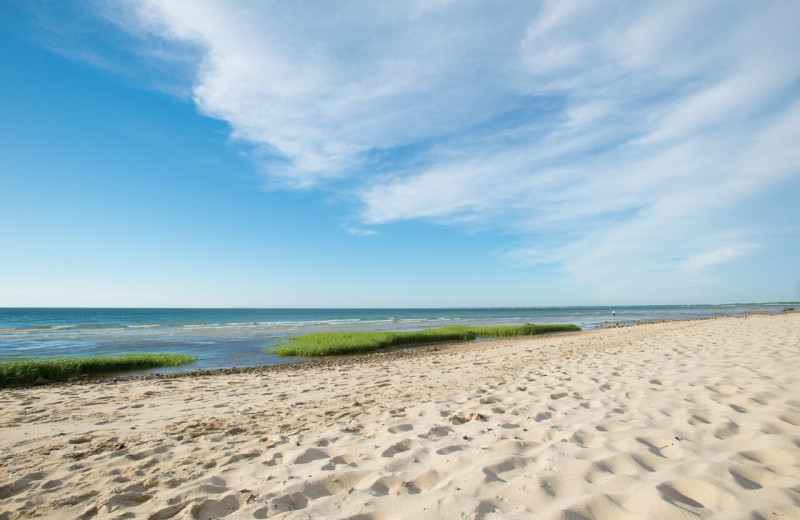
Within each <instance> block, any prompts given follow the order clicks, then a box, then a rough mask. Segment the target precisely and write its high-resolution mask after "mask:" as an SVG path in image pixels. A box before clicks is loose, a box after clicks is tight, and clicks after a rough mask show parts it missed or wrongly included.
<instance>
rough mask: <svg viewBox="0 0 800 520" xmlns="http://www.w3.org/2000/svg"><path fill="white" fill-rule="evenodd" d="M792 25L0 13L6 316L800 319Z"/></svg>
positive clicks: (783, 12)
mask: <svg viewBox="0 0 800 520" xmlns="http://www.w3.org/2000/svg"><path fill="white" fill-rule="evenodd" d="M798 20H800V3H798V2H796V1H794V0H785V1H779V0H778V1H770V0H768V1H765V2H750V1H735V0H734V1H728V0H725V1H714V0H710V1H707V2H696V1H688V0H685V1H675V2H657V1H636V2H631V1H622V0H618V1H615V0H610V1H607V2H595V1H588V0H587V1H581V0H574V1H569V2H556V1H553V2H550V1H530V2H518V1H502V0H498V1H496V2H482V1H477V0H476V1H456V0H419V1H417V0H409V1H406V2H374V1H371V0H364V1H348V0H344V1H342V2H326V1H313V0H309V1H298V2H278V1H245V0H241V1H230V0H193V1H182V2H179V1H171V0H117V1H107V0H91V1H87V2H58V1H55V0H53V1H43V0H0V67H1V68H0V114H2V117H0V230H1V231H2V234H1V235H0V237H1V238H0V306H11V307H14V306H77V307H93V306H100V307H498V306H548V305H615V306H616V305H639V304H691V303H733V302H766V301H797V300H800V269H798V267H797V266H798V258H800V204H799V203H798V201H800V53H798V52H797V49H800V32H798V31H797V30H796V26H797V21H798Z"/></svg>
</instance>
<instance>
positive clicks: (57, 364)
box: [0, 353, 197, 387]
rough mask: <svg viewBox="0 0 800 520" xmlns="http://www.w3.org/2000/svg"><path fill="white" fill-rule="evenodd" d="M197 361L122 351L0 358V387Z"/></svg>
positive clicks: (178, 356)
mask: <svg viewBox="0 0 800 520" xmlns="http://www.w3.org/2000/svg"><path fill="white" fill-rule="evenodd" d="M195 361H197V358H196V357H194V356H189V355H186V354H148V353H144V354H122V355H119V356H96V357H82V358H56V359H31V358H24V359H11V360H5V361H0V387H6V386H18V385H25V384H30V383H34V382H36V381H37V380H39V378H40V377H41V378H42V379H46V380H47V381H66V380H67V379H69V378H72V377H77V376H80V375H84V374H86V375H94V374H104V373H111V372H122V371H126V370H143V369H146V368H155V367H167V366H179V365H185V364H187V363H193V362H195Z"/></svg>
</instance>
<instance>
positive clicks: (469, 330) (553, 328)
mask: <svg viewBox="0 0 800 520" xmlns="http://www.w3.org/2000/svg"><path fill="white" fill-rule="evenodd" d="M577 330H581V329H580V327H578V326H577V325H570V324H565V325H561V324H559V325H531V324H529V323H526V324H525V325H502V326H486V327H472V326H468V325H463V326H451V327H440V328H438V329H424V330H418V331H388V332H314V333H310V334H303V335H301V336H292V337H290V338H288V339H287V340H286V341H283V342H281V343H278V344H277V345H275V346H273V347H272V348H271V349H270V352H272V353H273V354H278V355H279V356H304V357H312V356H330V355H336V354H357V353H361V352H371V351H373V350H378V349H381V348H386V347H396V346H408V345H419V344H423V343H437V342H442V341H469V340H472V339H475V338H476V337H478V338H502V337H509V336H533V335H536V334H545V333H550V332H566V331H577Z"/></svg>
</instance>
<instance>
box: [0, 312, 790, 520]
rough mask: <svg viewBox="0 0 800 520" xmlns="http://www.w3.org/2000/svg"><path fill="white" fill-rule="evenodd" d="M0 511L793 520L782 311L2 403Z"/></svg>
mask: <svg viewBox="0 0 800 520" xmlns="http://www.w3.org/2000/svg"><path fill="white" fill-rule="evenodd" d="M0 454H2V457H0V519H2V520H9V519H16V518H32V517H40V518H103V519H105V518H115V519H116V518H152V519H167V518H194V519H207V518H218V517H225V518H298V519H299V518H321V517H325V518H339V519H345V518H349V519H363V520H367V519H390V518H423V519H424V518H504V519H508V518H520V519H522V518H526V519H527V518H543V519H579V520H585V519H592V520H610V519H615V520H619V519H641V518H654V519H684V518H686V519H689V518H719V519H723V518H725V519H728V518H749V519H782V518H783V519H788V518H800V314H786V315H781V316H749V317H747V318H719V319H711V320H702V321H688V322H671V323H661V324H651V325H641V326H636V327H627V328H621V329H613V330H599V331H586V332H579V333H568V334H563V335H552V336H541V337H531V338H510V339H502V340H493V341H489V342H482V343H478V344H463V345H451V346H446V347H444V346H443V347H441V348H438V349H434V348H426V349H420V350H418V351H406V352H400V353H383V354H372V355H369V356H363V357H359V358H341V359H337V360H332V361H328V362H322V363H317V364H312V365H309V366H299V367H289V368H283V369H279V370H272V371H265V372H245V373H233V374H225V375H207V376H195V377H182V378H174V379H163V380H154V379H148V380H130V381H121V382H116V383H112V382H105V383H98V384H74V385H59V386H46V387H34V388H21V389H6V390H0Z"/></svg>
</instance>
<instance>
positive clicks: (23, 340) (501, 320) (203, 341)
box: [0, 303, 796, 373]
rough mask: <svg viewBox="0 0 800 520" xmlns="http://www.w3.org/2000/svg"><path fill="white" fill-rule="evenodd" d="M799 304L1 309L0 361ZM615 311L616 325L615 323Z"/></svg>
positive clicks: (221, 362) (223, 360)
mask: <svg viewBox="0 0 800 520" xmlns="http://www.w3.org/2000/svg"><path fill="white" fill-rule="evenodd" d="M795 305H796V304H792V303H763V304H728V305H654V306H626V307H531V308H484V309H481V308H467V309H108V308H97V309H77V308H53V309H48V308H0V359H3V360H8V359H16V358H22V357H30V358H48V357H68V356H75V357H80V356H94V355H106V354H121V353H126V352H172V353H185V354H191V355H193V356H196V357H197V358H198V360H197V362H196V363H194V364H191V365H184V366H182V367H175V368H158V369H153V370H150V371H149V372H153V373H166V372H172V371H186V370H200V369H216V368H230V367H234V366H235V367H245V366H259V365H272V364H281V363H291V362H295V361H298V359H299V358H281V357H279V356H276V355H273V354H269V353H268V352H267V349H268V347H270V346H271V345H274V344H275V343H276V342H278V341H281V340H283V339H284V338H286V337H287V336H289V335H294V334H303V333H306V332H321V331H349V330H415V329H423V328H429V327H441V326H446V325H504V324H519V323H542V324H544V323H574V324H576V325H579V326H580V327H582V328H584V329H591V328H597V327H599V326H602V325H603V324H604V323H608V322H616V321H619V322H633V321H637V320H682V319H694V318H705V317H713V316H743V315H746V314H749V313H753V312H766V313H779V312H781V310H782V309H783V308H785V307H787V306H795ZM612 311H614V312H616V316H613V315H612Z"/></svg>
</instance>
